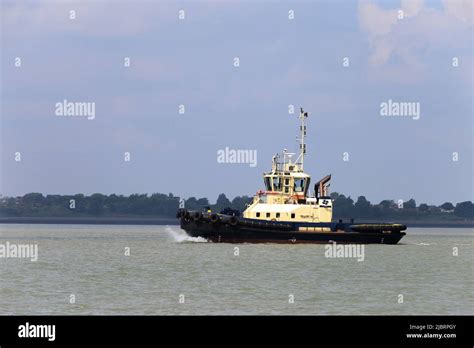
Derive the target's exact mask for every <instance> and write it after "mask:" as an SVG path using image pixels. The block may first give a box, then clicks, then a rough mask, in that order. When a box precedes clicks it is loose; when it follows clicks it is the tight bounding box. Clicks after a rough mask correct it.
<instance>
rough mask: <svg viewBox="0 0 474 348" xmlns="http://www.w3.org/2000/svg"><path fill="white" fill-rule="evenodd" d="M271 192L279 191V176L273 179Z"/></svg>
mask: <svg viewBox="0 0 474 348" xmlns="http://www.w3.org/2000/svg"><path fill="white" fill-rule="evenodd" d="M273 191H281V178H280V177H279V176H274V177H273Z"/></svg>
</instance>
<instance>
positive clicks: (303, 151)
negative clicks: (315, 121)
mask: <svg viewBox="0 0 474 348" xmlns="http://www.w3.org/2000/svg"><path fill="white" fill-rule="evenodd" d="M299 118H300V121H301V125H300V131H301V138H300V139H298V140H299V141H300V155H299V157H298V160H297V161H296V162H297V163H298V162H299V163H300V167H301V171H303V166H304V155H305V154H306V144H305V142H304V139H305V138H306V125H305V120H306V118H308V113H307V112H304V110H303V108H300V116H299Z"/></svg>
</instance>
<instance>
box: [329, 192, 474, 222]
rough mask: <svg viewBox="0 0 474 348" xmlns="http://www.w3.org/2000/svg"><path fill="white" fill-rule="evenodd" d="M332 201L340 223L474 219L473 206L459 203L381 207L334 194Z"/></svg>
mask: <svg viewBox="0 0 474 348" xmlns="http://www.w3.org/2000/svg"><path fill="white" fill-rule="evenodd" d="M331 198H332V199H333V207H334V208H333V217H334V218H340V219H349V218H357V219H360V218H365V219H378V218H385V219H387V218H390V219H427V218H429V219H436V218H440V219H446V218H448V219H474V204H473V203H472V202H471V201H465V202H461V203H457V204H456V205H454V204H452V203H450V202H445V203H443V204H441V205H440V206H436V205H428V204H426V203H422V204H420V205H418V206H417V204H416V202H415V200H414V199H413V198H412V199H409V200H408V201H406V202H405V201H400V202H398V201H397V202H395V201H393V200H383V201H381V202H380V203H379V204H372V203H370V202H369V201H368V200H367V199H366V198H365V197H364V196H360V197H359V198H357V201H355V202H354V200H353V199H352V198H351V197H346V196H344V195H342V194H339V193H337V192H333V193H332V194H331Z"/></svg>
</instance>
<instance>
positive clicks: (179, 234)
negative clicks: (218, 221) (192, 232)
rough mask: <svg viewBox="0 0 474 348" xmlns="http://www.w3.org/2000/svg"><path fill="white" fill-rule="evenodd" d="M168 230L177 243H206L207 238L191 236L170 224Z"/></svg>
mask: <svg viewBox="0 0 474 348" xmlns="http://www.w3.org/2000/svg"><path fill="white" fill-rule="evenodd" d="M165 229H166V232H167V233H168V235H169V236H170V237H172V238H173V240H174V241H175V242H177V243H184V242H191V243H206V242H207V240H206V239H205V238H202V237H191V236H188V235H187V234H186V232H184V231H183V230H181V229H180V230H174V229H172V228H171V227H170V226H166V228H165Z"/></svg>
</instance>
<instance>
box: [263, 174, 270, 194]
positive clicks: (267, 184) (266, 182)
mask: <svg viewBox="0 0 474 348" xmlns="http://www.w3.org/2000/svg"><path fill="white" fill-rule="evenodd" d="M264 182H265V189H266V190H267V191H271V190H272V184H271V183H270V177H268V176H267V177H265V179H264Z"/></svg>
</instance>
